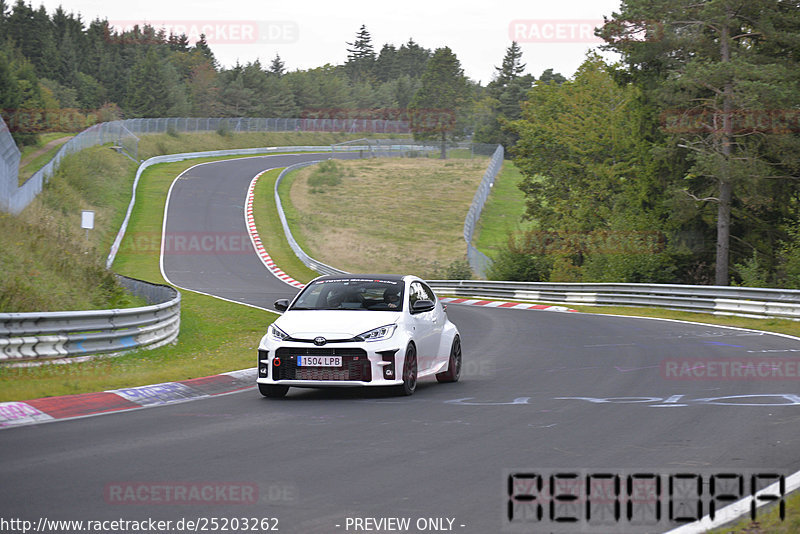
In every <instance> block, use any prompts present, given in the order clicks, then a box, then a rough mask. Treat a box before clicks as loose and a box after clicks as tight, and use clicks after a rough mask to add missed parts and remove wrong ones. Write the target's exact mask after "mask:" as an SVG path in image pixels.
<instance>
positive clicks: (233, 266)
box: [0, 155, 800, 533]
mask: <svg viewBox="0 0 800 534" xmlns="http://www.w3.org/2000/svg"><path fill="white" fill-rule="evenodd" d="M308 157H312V156H308V155H304V156H277V157H271V158H251V159H245V160H231V161H226V162H220V163H214V164H209V165H202V166H199V167H195V168H194V169H193V170H191V171H189V172H187V173H186V174H185V175H184V177H182V178H181V179H180V180H178V182H176V184H175V187H174V188H173V190H172V193H171V197H170V204H169V209H168V218H167V226H166V229H167V233H170V232H175V233H180V232H201V233H202V232H216V233H223V234H224V233H226V232H231V233H237V232H242V231H243V228H244V223H243V219H242V210H243V203H244V196H245V192H246V189H247V184H249V182H250V180H251V179H252V177H253V176H254V175H255V174H257V173H258V172H259V171H261V170H263V169H266V168H270V167H275V166H285V165H287V164H289V163H290V162H294V161H296V160H300V159H302V158H308ZM261 231H262V232H263V231H267V230H265V229H261ZM271 231H280V229H273V230H271ZM164 267H165V271H166V273H167V275H168V276H169V278H170V279H171V280H172V281H173V282H174V283H176V284H178V285H181V286H183V287H189V288H194V289H197V290H200V291H204V292H208V293H214V294H217V295H219V296H222V297H225V298H230V299H234V300H243V301H246V302H248V303H250V304H253V305H258V306H267V305H271V302H272V301H273V300H275V298H278V297H280V296H287V295H290V294H292V293H293V292H294V289H292V288H291V287H289V286H287V285H285V284H283V283H282V282H280V281H278V280H277V279H276V278H275V277H273V276H272V275H271V274H269V273H268V272H267V271H266V269H265V268H264V266H263V265H262V264H261V263H260V261H259V260H258V259H256V258H255V256H254V255H248V254H244V253H242V254H230V255H228V256H227V257H226V255H224V254H222V255H220V254H217V255H211V254H199V255H189V254H184V253H175V254H169V253H168V254H167V255H166V256H165V258H164ZM448 314H449V316H450V318H451V320H452V321H453V322H455V323H456V324H457V325H458V326H459V328H460V330H461V332H462V336H463V345H464V358H465V367H464V376H463V379H462V381H461V382H459V383H456V384H435V383H423V384H421V385H420V387H419V389H418V390H417V393H416V394H415V395H414V396H412V397H408V398H399V397H392V396H389V395H387V394H386V393H384V392H380V391H375V390H368V389H367V390H298V389H293V390H291V391H290V393H289V396H288V397H287V398H286V399H284V400H282V401H274V400H272V401H271V400H268V399H264V398H262V397H261V396H260V395H259V394H258V393H257V391H255V390H249V391H245V392H240V393H236V394H231V395H226V396H222V397H214V398H206V399H202V400H198V401H194V402H190V403H183V404H173V405H168V406H163V407H159V408H156V409H143V410H135V411H130V412H125V413H120V414H113V415H106V416H103V417H92V418H87V419H79V420H72V421H65V422H56V423H49V424H45V425H36V426H27V427H19V428H14V429H9V430H6V431H3V432H2V433H0V480H2V484H0V503H2V504H0V510H1V511H0V516H2V517H16V518H23V519H27V520H32V521H37V520H38V518H40V517H46V518H48V519H76V520H90V519H91V520H103V519H106V520H114V519H120V518H122V519H125V520H143V519H147V518H153V519H162V520H170V521H173V525H175V523H174V522H175V521H178V520H180V519H181V518H186V519H195V520H196V519H198V518H200V519H201V521H204V520H208V519H210V518H214V517H216V518H234V517H235V518H277V519H278V521H279V523H278V524H279V528H280V530H279V531H280V532H292V533H294V532H297V533H312V532H320V533H328V532H331V533H335V532H369V531H372V532H398V531H399V532H423V531H425V532H431V531H436V529H437V528H438V529H439V530H441V531H445V529H447V528H449V529H450V531H455V532H465V533H493V532H501V531H502V529H503V528H504V525H505V523H504V519H503V518H504V517H505V514H506V511H507V507H506V504H507V494H506V491H507V485H506V482H507V478H506V477H507V474H508V472H509V470H515V471H522V472H526V473H527V472H533V471H534V470H538V469H557V470H565V469H579V468H585V469H589V470H595V469H596V470H599V471H603V470H605V471H603V472H608V471H607V470H609V469H610V470H614V469H625V468H637V469H642V470H645V471H648V470H649V471H651V472H656V473H661V472H663V473H669V472H673V471H675V470H677V469H681V470H685V471H687V472H697V473H701V474H707V473H710V472H711V471H713V470H715V469H726V470H728V472H730V471H731V470H733V471H741V472H752V471H753V470H755V471H757V472H775V471H777V472H780V473H783V474H786V475H789V474H791V473H793V472H795V471H797V470H798V469H799V468H800V458H799V457H798V454H797V451H798V450H800V425H798V421H800V388H798V387H797V380H796V379H795V380H786V381H776V380H694V381H690V380H675V379H672V378H671V377H669V376H666V375H665V371H664V370H663V369H665V362H673V361H674V362H678V361H679V360H692V361H693V362H698V363H702V362H705V361H709V360H714V361H732V360H737V359H744V358H772V359H775V358H782V359H786V360H787V361H793V362H795V363H796V359H795V354H796V352H795V351H797V350H798V349H799V348H800V346H798V342H797V341H796V340H795V339H791V338H786V337H781V336H777V335H769V334H761V333H755V332H748V331H741V330H734V329H726V328H722V327H715V326H702V325H693V324H686V323H677V322H667V321H654V320H647V319H637V318H617V317H606V316H598V315H588V314H587V315H584V314H579V313H553V312H536V311H519V310H507V309H483V308H478V307H469V306H458V305H450V306H449V308H448ZM255 342H256V340H254V343H255ZM200 356H201V355H199V357H200ZM210 486H213V487H214V488H216V493H213V492H210V493H209V494H208V495H206V497H210V498H197V499H195V500H191V499H189V500H188V502H187V500H186V499H183V500H180V499H179V501H180V502H178V503H176V502H175V501H170V498H169V495H170V493H169V492H176V491H179V489H180V488H183V489H182V490H181V491H190V490H191V489H192V488H193V487H194V488H207V487H210ZM157 488H162V489H160V490H158V489H157ZM163 488H166V489H163ZM187 488H188V489H187ZM219 488H222V489H219ZM198 491H199V490H198ZM212 493H213V495H212ZM388 517H398V518H409V519H410V527H409V528H408V529H406V530H403V529H401V528H396V529H394V530H392V529H391V528H390V527H392V526H395V527H397V526H402V525H403V524H402V523H399V524H394V523H381V524H379V523H370V522H368V521H366V520H365V518H375V519H376V520H379V519H380V518H384V519H386V518H388ZM203 518H205V519H203ZM348 518H349V519H348ZM357 518H360V519H361V520H362V522H361V523H358V522H356V519H357ZM437 518H438V519H437ZM419 520H423V523H420V524H417V522H418V521H419ZM450 520H452V523H450ZM348 521H349V522H348ZM358 525H361V527H362V528H361V529H358V528H356V527H357V526H358ZM553 525H554V524H547V525H546V526H545V527H542V526H541V525H536V524H525V525H522V526H519V525H517V524H513V525H511V527H512V528H511V530H510V531H515V532H549V531H551V530H550V529H552V528H553ZM207 526H208V525H207ZM228 526H229V529H231V528H230V527H231V526H232V524H229V525H228ZM242 526H244V523H241V524H240V525H239V527H238V528H239V529H241V527H242ZM262 526H263V525H262ZM267 526H272V524H270V523H267ZM379 526H381V527H383V528H378V527H379ZM419 526H422V527H425V528H424V529H423V528H418V527H419ZM367 527H372V528H367ZM434 527H436V528H434ZM209 528H211V527H210V526H209ZM188 530H189V529H187V528H185V526H184V529H183V530H172V531H173V532H184V531H188ZM577 530H578V528H576V529H575V531H577ZM645 530H647V529H645ZM663 530H664V529H663V528H661V529H659V530H655V531H663ZM595 531H596V530H595ZM608 531H619V532H622V531H623V529H621V528H616V527H615V528H613V529H609V530H608ZM634 531H636V530H634ZM638 531H643V530H638ZM649 531H651V532H652V531H654V530H652V529H651V530H649Z"/></svg>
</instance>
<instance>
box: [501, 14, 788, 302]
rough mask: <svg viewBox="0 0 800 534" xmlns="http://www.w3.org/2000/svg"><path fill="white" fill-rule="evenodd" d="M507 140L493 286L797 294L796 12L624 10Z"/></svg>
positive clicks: (533, 95)
mask: <svg viewBox="0 0 800 534" xmlns="http://www.w3.org/2000/svg"><path fill="white" fill-rule="evenodd" d="M596 33H597V35H598V36H600V37H602V38H603V39H604V41H605V43H606V44H605V45H604V48H605V49H607V50H612V51H615V52H618V53H619V54H620V55H621V58H622V60H621V62H620V63H618V64H615V65H608V64H607V63H606V62H604V61H603V60H602V59H601V58H600V57H598V56H596V55H593V54H590V55H589V56H588V57H587V58H586V60H585V62H584V63H583V65H582V66H581V67H580V68H579V69H578V71H577V72H576V73H575V75H574V76H573V77H572V78H571V79H570V80H568V81H566V82H564V83H562V84H544V83H536V84H534V87H533V88H532V89H531V90H529V91H528V92H527V95H526V97H525V102H524V103H523V106H522V117H521V118H520V119H517V120H515V121H511V122H510V123H506V128H507V129H508V130H510V131H511V132H513V133H514V134H515V135H516V136H517V138H518V141H517V142H516V143H515V144H514V145H512V146H511V147H510V148H511V153H512V154H513V156H514V161H515V162H516V164H517V165H518V166H519V167H520V169H521V170H522V172H523V175H524V180H523V181H522V183H521V185H520V187H521V189H522V190H523V192H524V193H525V197H526V207H527V211H526V216H525V217H526V218H527V219H528V220H529V221H530V223H529V224H530V226H529V227H528V228H527V229H526V230H525V231H519V232H517V233H516V234H514V235H513V236H511V237H510V239H509V243H508V246H507V247H506V249H505V250H504V251H503V252H502V253H501V254H500V255H499V257H498V258H496V261H495V264H494V272H493V276H494V277H496V278H499V279H526V280H551V281H607V282H665V283H690V284H717V285H728V284H731V283H733V284H741V285H748V286H760V287H765V286H766V287H770V286H771V287H789V288H800V241H798V238H800V209H799V208H800V205H799V204H798V201H800V2H798V1H797V0H706V1H703V2H696V1H695V0H625V1H624V2H623V3H622V6H621V9H620V12H619V13H614V14H613V16H612V17H610V18H609V19H608V20H607V22H606V24H605V25H604V26H603V27H602V28H599V29H598V30H597V32H596Z"/></svg>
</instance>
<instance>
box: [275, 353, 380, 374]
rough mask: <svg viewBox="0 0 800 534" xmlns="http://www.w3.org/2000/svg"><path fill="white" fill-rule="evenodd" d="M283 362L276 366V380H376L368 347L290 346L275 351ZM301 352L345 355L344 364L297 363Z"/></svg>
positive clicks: (302, 354)
mask: <svg viewBox="0 0 800 534" xmlns="http://www.w3.org/2000/svg"><path fill="white" fill-rule="evenodd" d="M275 356H276V357H277V358H279V359H280V362H281V364H280V365H278V366H275V365H273V366H272V379H273V380H359V381H361V382H370V381H371V380H372V367H371V366H370V363H369V358H367V352H366V351H365V350H364V349H352V348H350V349H347V348H341V349H340V348H336V347H326V348H311V347H309V348H288V347H283V348H280V349H278V350H277V351H276V352H275ZM298 356H341V357H342V366H341V367H297V357H298Z"/></svg>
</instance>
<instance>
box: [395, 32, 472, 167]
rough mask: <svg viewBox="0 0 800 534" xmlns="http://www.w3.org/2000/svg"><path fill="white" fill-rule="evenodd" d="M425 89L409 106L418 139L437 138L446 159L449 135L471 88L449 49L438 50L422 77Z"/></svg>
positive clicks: (417, 94)
mask: <svg viewBox="0 0 800 534" xmlns="http://www.w3.org/2000/svg"><path fill="white" fill-rule="evenodd" d="M421 81H422V86H421V87H420V89H419V90H418V91H417V93H416V94H415V95H414V99H413V100H412V102H411V105H410V106H409V112H410V114H411V116H412V130H413V131H414V135H415V137H420V138H425V137H433V136H435V137H438V138H439V140H440V141H441V158H442V159H445V158H447V135H448V134H451V135H452V134H453V132H454V131H455V125H456V114H457V113H458V112H459V111H460V110H461V109H462V108H463V107H464V106H465V105H466V104H467V102H468V99H469V86H468V84H467V78H466V77H465V76H464V70H463V69H462V68H461V63H460V62H459V61H458V58H457V57H456V55H455V54H454V53H453V51H452V50H450V48H448V47H446V46H445V47H443V48H438V49H436V51H435V52H434V53H433V57H431V59H430V61H429V62H428V66H427V68H426V69H425V72H424V73H423V75H422V80H421Z"/></svg>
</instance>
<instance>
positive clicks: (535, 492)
mask: <svg viewBox="0 0 800 534" xmlns="http://www.w3.org/2000/svg"><path fill="white" fill-rule="evenodd" d="M503 480H504V485H505V488H504V490H505V491H504V492H505V498H504V501H503V507H504V514H503V516H504V521H503V527H504V530H505V531H507V532H552V533H575V532H582V533H601V532H603V533H606V532H614V533H618V534H628V533H630V534H634V533H639V532H654V531H660V532H663V531H665V530H668V529H670V528H675V527H678V526H681V525H684V524H687V523H692V522H694V521H699V520H701V519H703V518H704V517H708V518H710V519H711V520H714V519H716V518H717V517H718V516H719V515H720V511H721V510H722V509H723V508H725V507H726V506H729V505H731V504H734V503H739V502H740V501H741V503H740V505H741V506H746V507H745V508H743V509H742V510H743V511H745V512H746V514H745V516H744V517H747V516H749V517H750V519H752V520H755V519H756V516H757V510H758V508H759V507H760V506H761V505H763V504H774V505H775V506H777V508H778V511H779V514H780V518H781V520H783V519H784V518H785V516H786V504H785V493H786V477H785V476H784V475H783V474H780V473H774V472H769V471H766V470H756V469H750V470H742V469H714V470H696V471H694V470H687V469H683V470H678V469H659V470H653V471H649V470H635V469H624V470H623V469H592V470H589V469H516V470H506V471H505V472H504V479H503Z"/></svg>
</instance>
